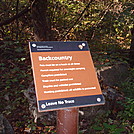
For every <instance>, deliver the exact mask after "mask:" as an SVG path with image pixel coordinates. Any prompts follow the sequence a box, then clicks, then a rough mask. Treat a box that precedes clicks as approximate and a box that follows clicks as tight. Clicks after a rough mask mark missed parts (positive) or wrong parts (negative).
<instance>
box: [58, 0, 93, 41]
mask: <svg viewBox="0 0 134 134" xmlns="http://www.w3.org/2000/svg"><path fill="white" fill-rule="evenodd" d="M92 2H93V0H90V2H89V3H88V4H87V6H86V7H85V9H84V10H83V11H82V13H81V14H80V16H79V17H78V18H77V20H76V21H75V22H74V23H73V25H72V26H71V27H70V28H69V29H68V31H67V32H66V33H65V34H64V35H63V37H62V38H61V39H60V40H63V39H64V38H65V37H66V35H67V34H68V33H69V32H70V31H71V29H72V28H73V27H74V26H75V25H76V24H77V23H78V22H79V21H80V20H81V18H82V16H83V14H84V13H85V11H86V10H87V9H88V8H89V6H90V4H91V3H92Z"/></svg>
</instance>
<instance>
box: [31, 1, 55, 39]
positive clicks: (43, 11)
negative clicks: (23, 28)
mask: <svg viewBox="0 0 134 134" xmlns="http://www.w3.org/2000/svg"><path fill="white" fill-rule="evenodd" d="M48 5H49V1H48V0H35V1H34V3H33V5H32V9H31V14H32V21H33V27H34V37H35V40H36V41H47V40H48V41H51V40H52V39H53V35H52V32H51V19H50V10H49V9H48V8H49V6H48Z"/></svg>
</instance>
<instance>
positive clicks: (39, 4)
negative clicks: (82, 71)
mask: <svg viewBox="0 0 134 134" xmlns="http://www.w3.org/2000/svg"><path fill="white" fill-rule="evenodd" d="M29 41H87V42H88V44H89V47H90V50H91V53H92V57H93V60H94V65H95V67H96V68H98V69H99V68H101V67H104V66H113V65H115V64H116V63H117V62H120V63H126V64H128V66H129V77H128V78H127V79H126V80H125V81H124V82H120V83H117V85H116V86H115V87H113V88H115V89H116V90H118V91H119V92H120V93H121V94H122V95H123V99H122V100H121V99H120V100H119V101H118V104H119V107H121V109H120V110H118V109H114V110H112V109H111V110H108V111H106V114H105V115H103V116H99V115H98V116H96V117H95V119H94V121H92V123H90V124H88V123H89V122H85V126H86V128H84V127H83V126H80V130H79V131H80V133H81V134H84V133H85V134H88V133H93V134H94V133H96V134H132V133H133V132H134V124H133V122H134V97H133V94H134V1H133V0H91V1H88V0H79V1H78V0H0V66H1V68H0V72H1V81H0V114H3V115H4V116H5V117H6V118H7V119H8V120H9V122H10V123H11V125H12V127H13V128H14V131H15V133H17V134H21V133H22V134H27V133H32V134H33V133H35V134H38V133H39V134H48V133H50V134H51V133H52V134H53V133H55V131H56V130H55V126H47V125H46V123H45V122H44V123H43V124H42V125H39V124H36V123H34V121H33V118H32V116H30V112H29V108H28V107H29V105H28V100H27V99H26V97H25V96H24V91H25V90H27V89H28V87H29V85H30V83H31V81H32V80H33V76H32V70H31V62H30V56H29V47H28V42H29ZM27 130H28V131H27Z"/></svg>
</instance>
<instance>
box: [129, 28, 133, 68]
mask: <svg viewBox="0 0 134 134" xmlns="http://www.w3.org/2000/svg"><path fill="white" fill-rule="evenodd" d="M131 34H132V41H131V46H130V55H129V62H130V67H134V28H133V29H132V30H131Z"/></svg>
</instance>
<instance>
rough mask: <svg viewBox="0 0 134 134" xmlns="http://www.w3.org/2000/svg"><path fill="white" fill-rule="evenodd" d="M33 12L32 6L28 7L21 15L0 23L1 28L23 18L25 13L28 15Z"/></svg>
mask: <svg viewBox="0 0 134 134" xmlns="http://www.w3.org/2000/svg"><path fill="white" fill-rule="evenodd" d="M30 10H31V8H30V6H27V7H26V8H25V9H24V10H22V11H21V12H20V13H18V14H16V15H14V16H13V17H11V18H9V19H7V20H5V21H3V22H1V23H0V27H1V26H4V25H7V24H10V23H11V22H13V21H14V20H16V19H18V18H20V17H21V16H23V15H24V14H25V13H28V12H29V11H30Z"/></svg>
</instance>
